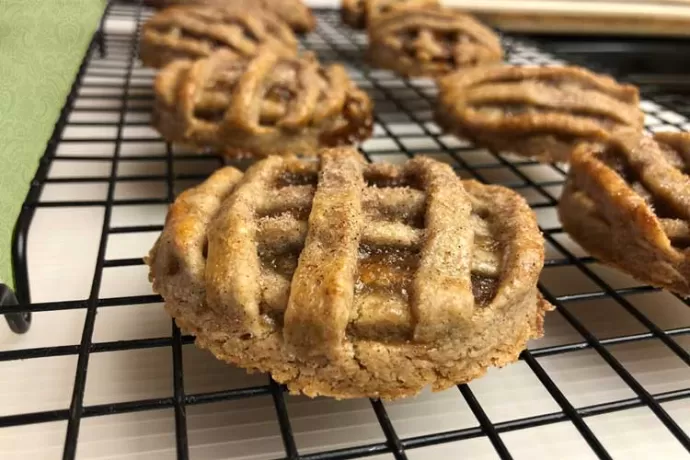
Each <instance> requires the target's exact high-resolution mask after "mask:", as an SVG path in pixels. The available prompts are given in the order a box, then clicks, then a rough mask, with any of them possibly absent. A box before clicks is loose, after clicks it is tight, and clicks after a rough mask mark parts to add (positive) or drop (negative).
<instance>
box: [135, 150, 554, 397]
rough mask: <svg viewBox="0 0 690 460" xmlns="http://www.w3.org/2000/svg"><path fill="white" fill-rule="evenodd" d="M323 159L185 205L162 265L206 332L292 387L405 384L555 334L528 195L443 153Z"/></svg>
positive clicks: (157, 249) (158, 252) (176, 215)
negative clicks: (400, 161)
mask: <svg viewBox="0 0 690 460" xmlns="http://www.w3.org/2000/svg"><path fill="white" fill-rule="evenodd" d="M319 158H320V160H319V161H318V162H317V161H315V162H306V161H300V160H297V159H294V158H286V157H270V158H268V159H265V160H263V161H260V162H259V163H256V164H255V165H254V166H252V167H251V168H250V169H249V170H248V171H247V172H246V174H245V175H244V177H243V178H242V180H240V181H239V182H237V180H238V173H237V172H236V171H235V170H232V169H225V170H221V171H220V172H218V173H216V174H214V175H213V176H212V177H211V178H210V179H209V180H208V182H206V183H204V184H202V185H201V186H199V187H197V188H195V189H192V190H190V191H188V192H186V193H185V194H183V195H182V196H181V197H180V198H179V199H178V200H177V201H176V202H175V204H174V205H173V206H172V208H171V209H170V212H169V214H168V218H167V221H166V225H165V229H164V230H163V233H162V235H161V236H160V238H159V239H158V241H157V242H156V244H155V246H154V247H153V249H152V250H151V253H150V257H149V258H148V260H147V262H148V264H149V265H150V278H151V280H152V281H153V288H154V290H155V291H156V292H158V293H160V294H161V295H162V296H163V298H164V299H165V302H166V308H167V310H168V311H169V312H170V314H171V315H172V316H173V317H175V319H176V321H177V323H178V324H179V325H180V327H181V328H182V329H183V330H185V331H186V332H189V333H192V334H194V335H196V337H197V339H196V343H197V345H198V346H200V347H202V348H206V349H209V350H210V351H211V352H212V353H213V354H215V355H216V357H218V358H219V359H222V360H225V361H228V362H230V363H234V364H237V365H239V366H241V367H244V368H248V369H252V370H259V371H265V372H270V373H271V374H272V376H273V378H275V379H276V380H277V381H279V382H283V383H286V384H287V385H288V387H289V389H290V390H291V391H292V392H302V393H304V394H307V395H309V396H317V395H327V396H333V397H336V398H351V397H362V396H368V397H383V398H397V397H402V396H407V395H413V394H415V393H417V392H419V391H420V390H421V389H422V388H423V387H425V386H426V385H431V386H432V388H433V389H435V390H440V389H444V388H447V387H450V386H452V385H454V384H456V383H460V382H467V381H469V380H471V379H473V378H476V377H479V376H481V375H482V374H484V373H485V371H486V369H487V367H489V366H502V365H505V364H507V363H510V362H512V361H515V360H516V359H517V358H518V355H519V353H520V352H521V351H522V350H523V349H524V348H525V345H526V342H527V340H529V339H531V338H535V337H540V336H541V335H542V324H543V316H544V313H545V311H546V310H548V309H549V308H550V305H549V304H548V303H546V302H545V301H544V300H543V299H542V297H541V296H540V294H539V292H538V291H537V279H538V276H539V273H540V271H541V268H542V265H543V257H544V246H543V240H542V237H541V234H540V233H539V230H538V228H537V224H536V219H535V216H534V214H533V213H532V211H531V210H530V209H529V207H528V206H527V204H526V203H525V201H524V200H523V199H522V198H521V197H520V196H519V195H517V194H516V193H514V192H512V191H510V190H508V189H505V188H502V187H498V186H487V185H482V184H479V183H477V182H473V181H461V180H460V179H459V178H458V177H457V176H456V175H455V173H454V172H453V170H452V169H451V168H450V167H449V166H448V165H446V164H443V163H439V162H436V161H434V160H431V159H428V158H416V159H413V160H410V161H409V162H407V163H406V164H404V165H402V166H394V165H390V164H375V165H368V164H366V163H364V161H363V160H362V159H361V157H360V156H359V155H358V154H357V153H356V152H355V150H354V149H352V148H336V149H330V150H326V151H324V152H322V154H321V155H320V157H319ZM233 187H234V189H233Z"/></svg>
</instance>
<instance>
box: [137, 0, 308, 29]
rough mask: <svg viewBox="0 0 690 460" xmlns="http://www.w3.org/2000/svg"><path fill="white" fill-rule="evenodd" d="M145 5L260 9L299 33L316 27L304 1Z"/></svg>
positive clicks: (162, 0)
mask: <svg viewBox="0 0 690 460" xmlns="http://www.w3.org/2000/svg"><path fill="white" fill-rule="evenodd" d="M144 3H146V4H148V5H149V6H153V7H155V8H167V7H170V6H176V5H200V6H214V7H228V6H229V7H235V6H240V7H242V8H250V7H252V8H256V7H258V8H261V9H264V10H266V11H268V12H270V13H273V14H274V15H276V16H277V17H278V18H280V19H281V20H283V21H285V23H286V24H287V25H288V26H290V28H291V29H292V30H294V31H295V32H297V33H306V32H311V31H312V30H314V27H315V26H316V19H315V18H314V15H313V14H312V12H311V9H310V8H309V7H308V6H307V5H305V4H304V2H303V1H302V0H145V2H144Z"/></svg>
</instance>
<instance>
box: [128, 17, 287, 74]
mask: <svg viewBox="0 0 690 460" xmlns="http://www.w3.org/2000/svg"><path fill="white" fill-rule="evenodd" d="M262 48H269V49H271V50H272V51H273V52H274V53H276V54H278V55H281V56H291V55H295V54H297V39H296V38H295V36H294V34H293V33H292V31H291V30H290V28H289V27H288V26H287V25H286V24H285V23H284V22H283V21H281V20H280V19H278V18H277V17H275V16H274V15H273V14H271V13H268V12H265V11H262V10H259V9H256V8H240V7H235V8H223V9H220V8H213V7H204V6H178V7H173V8H167V9H165V10H162V11H160V12H158V13H157V14H155V15H154V16H153V17H152V18H151V19H149V20H148V21H147V22H146V23H145V24H144V25H143V27H142V35H141V45H140V50H139V56H140V58H141V60H142V62H143V63H144V65H146V66H149V67H155V68H161V67H164V66H165V65H167V64H169V63H170V62H172V61H174V60H177V59H190V60H193V59H199V58H203V57H207V56H209V55H211V54H212V53H214V52H215V51H217V50H225V51H226V52H227V53H229V54H232V55H233V56H236V57H251V56H254V55H255V54H257V53H258V52H259V50H260V49H262Z"/></svg>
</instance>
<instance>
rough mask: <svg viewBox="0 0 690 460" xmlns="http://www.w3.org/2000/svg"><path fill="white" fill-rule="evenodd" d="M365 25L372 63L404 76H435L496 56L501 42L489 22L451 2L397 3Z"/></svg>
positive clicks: (485, 61)
mask: <svg viewBox="0 0 690 460" xmlns="http://www.w3.org/2000/svg"><path fill="white" fill-rule="evenodd" d="M374 22H375V24H372V25H370V27H369V48H368V58H369V61H370V63H371V64H372V65H374V66H377V67H381V68H384V69H389V70H393V71H395V72H397V73H399V74H401V75H405V76H438V75H443V74H446V73H448V72H451V71H453V70H457V69H464V68H467V67H474V66H477V65H484V64H489V63H494V62H497V61H500V60H501V59H502V57H503V50H502V48H501V43H500V41H499V39H498V37H497V36H496V34H494V33H493V32H492V31H491V30H490V29H489V28H487V27H485V26H484V25H482V24H481V23H479V22H478V21H476V20H475V19H474V18H472V17H471V16H468V15H465V14H462V13H459V12H457V11H455V10H452V9H449V8H433V7H428V6H410V7H398V8H394V9H392V10H391V11H390V12H388V13H386V14H382V15H380V16H378V18H377V19H376V20H375V21H374Z"/></svg>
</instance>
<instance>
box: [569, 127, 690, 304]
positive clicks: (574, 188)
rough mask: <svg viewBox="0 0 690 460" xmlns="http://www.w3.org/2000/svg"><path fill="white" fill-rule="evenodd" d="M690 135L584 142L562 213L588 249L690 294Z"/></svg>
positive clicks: (632, 135) (627, 135)
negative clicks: (604, 143) (592, 144)
mask: <svg viewBox="0 0 690 460" xmlns="http://www.w3.org/2000/svg"><path fill="white" fill-rule="evenodd" d="M689 153H690V135H689V134H686V133H659V134H657V135H655V136H654V138H652V137H649V136H646V135H644V134H641V133H639V132H637V131H630V130H622V131H619V132H617V133H616V134H615V136H614V137H613V138H612V139H611V141H610V144H609V145H608V146H607V147H600V148H595V149H593V148H587V147H586V146H583V147H581V148H579V149H578V150H576V152H575V153H574V154H573V161H572V166H571V170H570V173H569V177H568V182H567V186H566V189H565V191H564V193H563V197H562V200H561V205H560V208H559V213H560V216H561V220H562V221H563V226H564V228H565V230H566V231H568V232H569V233H570V234H571V235H572V236H573V238H574V239H575V240H576V241H578V243H580V244H581V245H582V246H583V247H584V248H585V249H587V250H589V251H590V252H592V254H593V255H595V256H596V257H598V258H600V259H601V260H602V261H603V262H606V263H610V264H612V265H614V266H616V267H618V268H620V269H622V270H624V271H627V272H628V273H630V274H632V275H633V276H634V277H636V278H638V279H640V280H641V281H644V282H649V283H650V284H653V285H656V286H661V287H666V288H668V289H670V290H672V291H674V292H678V293H680V294H683V295H690V281H689V277H690V265H689V264H688V260H689V259H688V248H690V229H689V224H688V222H689V220H690V177H688V171H689V170H690V168H689V163H688V159H689V158H690V155H689Z"/></svg>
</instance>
